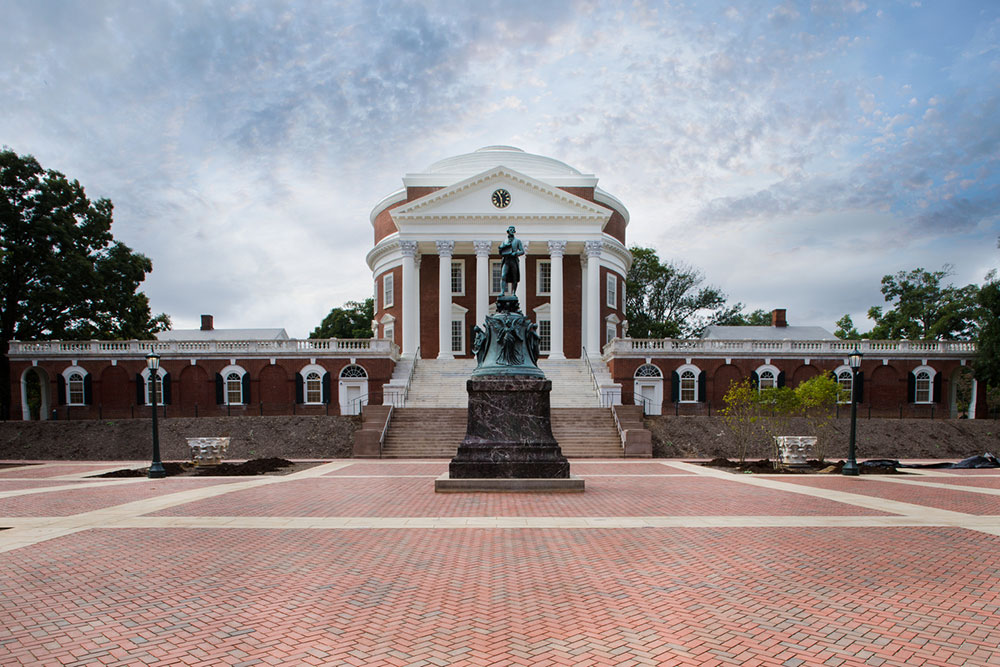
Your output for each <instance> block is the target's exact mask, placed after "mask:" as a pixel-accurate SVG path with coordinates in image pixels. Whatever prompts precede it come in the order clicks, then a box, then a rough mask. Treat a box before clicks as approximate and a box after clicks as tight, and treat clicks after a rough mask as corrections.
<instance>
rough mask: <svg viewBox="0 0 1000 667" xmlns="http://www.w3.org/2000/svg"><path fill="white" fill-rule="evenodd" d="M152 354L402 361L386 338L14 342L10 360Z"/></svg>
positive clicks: (397, 347) (395, 346)
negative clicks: (338, 356) (334, 356)
mask: <svg viewBox="0 0 1000 667" xmlns="http://www.w3.org/2000/svg"><path fill="white" fill-rule="evenodd" d="M150 350H156V352H157V353H159V354H161V355H171V354H176V355H178V356H191V355H192V354H196V355H211V354H220V355H224V356H231V355H233V354H272V355H273V354H281V355H283V356H284V355H293V356H315V355H316V353H317V352H325V353H327V354H350V355H351V356H387V357H390V358H392V359H398V358H399V346H398V345H396V344H395V343H393V342H392V341H390V340H387V339H382V338H315V339H313V338H309V339H301V340H300V339H295V338H291V339H285V340H195V341H191V340H84V341H62V340H47V341H16V340H15V341H11V342H10V353H9V354H10V356H12V357H14V356H18V355H20V356H28V357H37V356H96V357H123V356H129V355H135V356H145V355H146V354H147V353H148V352H149V351H150Z"/></svg>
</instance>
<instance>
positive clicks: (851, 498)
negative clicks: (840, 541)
mask: <svg viewBox="0 0 1000 667" xmlns="http://www.w3.org/2000/svg"><path fill="white" fill-rule="evenodd" d="M672 465H673V466H674V467H677V468H680V469H682V470H688V471H689V472H695V473H698V474H701V475H704V476H706V477H715V478H716V479H725V480H729V481H731V482H737V483H740V484H749V485H751V486H759V487H763V488H765V489H771V490H774V491H788V492H791V493H800V494H802V495H806V496H812V497H813V498H823V499H825V500H832V501H834V502H837V503H844V504H847V505H855V506H857V507H864V508H866V509H870V510H878V511H880V512H890V513H892V514H901V515H904V516H914V515H916V516H919V517H928V518H933V519H934V520H937V521H951V522H953V521H956V520H958V519H960V518H962V517H967V516H969V515H968V514H964V513H962V512H952V511H951V510H943V509H938V508H936V507H927V506H926V505H914V504H912V503H904V502H900V501H898V500H886V499H885V498H874V497H872V496H862V495H859V494H856V493H848V492H846V491H834V490H832V489H822V488H817V487H815V486H806V485H803V484H789V483H787V482H779V481H778V480H776V479H774V478H763V477H759V476H757V475H734V474H732V473H728V472H723V471H721V470H714V469H712V468H706V467H703V466H696V465H691V464H690V463H681V462H674V463H673V464H672ZM844 479H851V480H853V481H854V482H856V483H858V484H867V483H869V482H870V481H872V480H871V479H870V478H866V477H862V476H858V477H853V478H849V477H845V478H844Z"/></svg>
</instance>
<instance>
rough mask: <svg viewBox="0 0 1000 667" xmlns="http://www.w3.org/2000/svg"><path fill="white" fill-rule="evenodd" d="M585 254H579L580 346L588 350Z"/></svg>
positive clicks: (588, 309)
mask: <svg viewBox="0 0 1000 667" xmlns="http://www.w3.org/2000/svg"><path fill="white" fill-rule="evenodd" d="M587 266H588V263H587V254H586V253H581V254H580V345H581V346H583V347H586V348H587V350H588V354H589V350H590V348H589V347H588V344H587V322H588V321H589V320H588V319H587V313H588V312H589V311H590V308H589V306H590V301H588V300H587Z"/></svg>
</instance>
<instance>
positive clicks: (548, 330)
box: [538, 320, 552, 354]
mask: <svg viewBox="0 0 1000 667" xmlns="http://www.w3.org/2000/svg"><path fill="white" fill-rule="evenodd" d="M538 350H539V352H541V353H542V354H548V353H549V352H551V351H552V320H538Z"/></svg>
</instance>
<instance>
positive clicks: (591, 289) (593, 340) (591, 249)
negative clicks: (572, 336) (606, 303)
mask: <svg viewBox="0 0 1000 667" xmlns="http://www.w3.org/2000/svg"><path fill="white" fill-rule="evenodd" d="M584 245H585V248H586V252H587V323H586V331H587V355H588V356H591V357H599V356H601V285H600V278H601V261H600V260H601V242H600V241H587V242H586V244H584Z"/></svg>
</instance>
